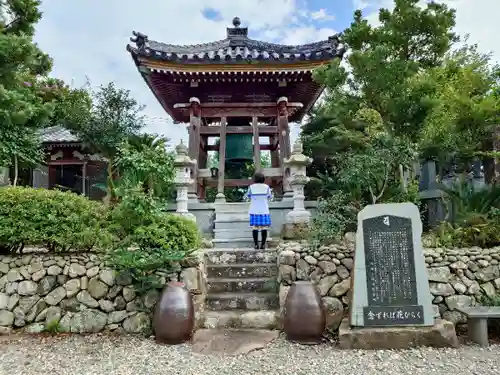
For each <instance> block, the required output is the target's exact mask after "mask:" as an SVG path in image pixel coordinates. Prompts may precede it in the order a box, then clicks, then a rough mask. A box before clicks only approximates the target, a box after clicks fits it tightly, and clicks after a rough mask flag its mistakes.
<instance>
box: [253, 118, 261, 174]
mask: <svg viewBox="0 0 500 375" xmlns="http://www.w3.org/2000/svg"><path fill="white" fill-rule="evenodd" d="M252 130H253V160H254V163H255V172H257V171H260V141H259V119H258V117H257V116H254V117H252Z"/></svg>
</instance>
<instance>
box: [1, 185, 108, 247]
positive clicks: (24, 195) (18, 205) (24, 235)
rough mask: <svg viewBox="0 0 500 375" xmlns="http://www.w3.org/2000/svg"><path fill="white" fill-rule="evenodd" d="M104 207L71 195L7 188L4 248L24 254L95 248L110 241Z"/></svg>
mask: <svg viewBox="0 0 500 375" xmlns="http://www.w3.org/2000/svg"><path fill="white" fill-rule="evenodd" d="M104 212H105V211H104V207H103V206H102V205H101V204H100V203H98V202H93V201H90V200H89V199H87V198H85V197H83V196H81V195H76V194H74V193H70V192H62V191H58V190H47V189H33V188H29V187H5V188H1V189H0V248H1V249H2V250H3V251H4V252H5V251H21V250H22V249H23V247H24V246H27V245H32V246H43V247H46V248H47V249H48V250H50V251H70V250H82V251H88V250H90V249H92V248H93V247H94V246H95V245H97V244H98V243H99V241H101V240H104V239H105V238H106V233H105V231H104V230H103V226H104Z"/></svg>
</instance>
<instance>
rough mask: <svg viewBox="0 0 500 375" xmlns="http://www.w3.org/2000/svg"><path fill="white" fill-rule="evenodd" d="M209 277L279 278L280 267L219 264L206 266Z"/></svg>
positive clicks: (259, 264) (256, 264) (260, 264)
mask: <svg viewBox="0 0 500 375" xmlns="http://www.w3.org/2000/svg"><path fill="white" fill-rule="evenodd" d="M206 271H207V277H209V278H218V277H220V278H244V277H252V278H255V277H276V276H278V266H277V265H276V263H268V264H262V263H248V264H244V263H238V264H230V265H228V264H218V265H210V266H206Z"/></svg>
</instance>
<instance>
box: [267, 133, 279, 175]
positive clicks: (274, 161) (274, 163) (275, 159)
mask: <svg viewBox="0 0 500 375" xmlns="http://www.w3.org/2000/svg"><path fill="white" fill-rule="evenodd" d="M269 144H270V145H272V146H274V145H276V136H275V135H271V136H269ZM270 153H271V167H273V168H279V167H280V156H279V153H278V146H276V147H275V148H272V149H271V150H270Z"/></svg>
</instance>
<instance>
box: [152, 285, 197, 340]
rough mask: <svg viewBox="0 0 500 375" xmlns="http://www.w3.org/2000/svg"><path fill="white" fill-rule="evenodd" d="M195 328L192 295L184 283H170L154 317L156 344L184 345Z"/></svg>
mask: <svg viewBox="0 0 500 375" xmlns="http://www.w3.org/2000/svg"><path fill="white" fill-rule="evenodd" d="M193 328H194V305H193V300H192V298H191V294H190V293H189V291H188V290H187V289H186V288H185V287H184V284H183V283H178V282H172V283H169V284H168V285H167V286H166V287H165V289H163V291H162V293H161V296H160V299H159V300H158V303H157V304H156V309H155V314H154V317H153V330H154V333H155V336H156V342H158V343H163V344H180V343H183V342H185V341H187V340H189V339H190V338H191V335H192V333H193Z"/></svg>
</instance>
